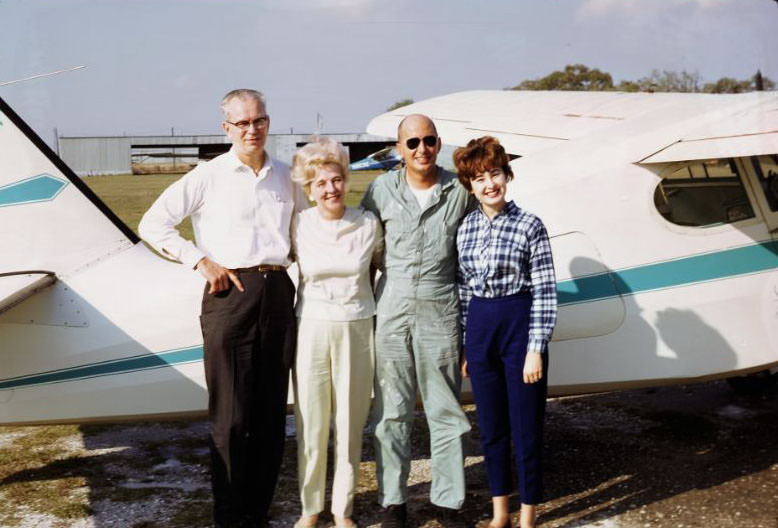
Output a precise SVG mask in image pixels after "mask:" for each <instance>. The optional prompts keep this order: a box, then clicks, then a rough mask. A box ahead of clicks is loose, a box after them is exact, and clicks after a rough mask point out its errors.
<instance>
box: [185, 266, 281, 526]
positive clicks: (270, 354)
mask: <svg viewBox="0 0 778 528" xmlns="http://www.w3.org/2000/svg"><path fill="white" fill-rule="evenodd" d="M239 277H240V280H241V283H242V284H243V287H244V289H245V291H244V292H240V291H239V290H238V289H237V288H235V287H234V286H233V287H231V288H230V289H229V290H227V291H224V292H220V293H218V294H215V295H209V294H208V293H207V290H208V286H207V285H206V292H205V293H204V295H203V305H202V315H201V316H200V323H201V326H202V330H203V342H204V350H205V380H206V383H207V385H208V418H209V422H210V436H211V438H210V448H211V484H212V487H213V501H214V519H215V520H216V522H217V523H218V524H220V525H225V526H229V525H231V524H234V523H237V522H239V521H245V520H248V521H250V522H255V521H260V520H262V519H264V518H265V517H266V516H267V513H268V510H269V508H270V503H271V501H272V499H273V492H274V491H275V487H276V482H277V480H278V473H279V471H280V469H281V458H282V453H283V447H284V439H285V425H286V398H287V390H288V383H289V368H290V366H291V364H292V360H293V358H294V349H295V336H296V323H295V317H294V311H293V302H294V285H293V284H292V281H291V280H290V279H289V276H288V275H287V274H286V272H282V271H271V272H258V271H251V272H241V273H239Z"/></svg>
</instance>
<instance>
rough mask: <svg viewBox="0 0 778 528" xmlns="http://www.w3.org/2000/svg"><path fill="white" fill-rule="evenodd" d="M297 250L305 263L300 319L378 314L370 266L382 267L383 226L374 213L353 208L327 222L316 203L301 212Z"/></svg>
mask: <svg viewBox="0 0 778 528" xmlns="http://www.w3.org/2000/svg"><path fill="white" fill-rule="evenodd" d="M292 224H293V225H292V249H293V253H294V255H295V258H296V260H297V264H298V266H299V267H300V281H299V285H298V288H297V307H296V313H297V317H298V318H306V319H321V320H326V321H354V320H357V319H366V318H368V317H372V316H373V315H375V300H374V299H373V288H372V287H371V285H370V264H371V263H372V264H373V265H376V266H377V265H378V264H379V263H380V261H381V254H382V252H383V247H384V237H383V230H382V229H381V224H380V223H379V222H378V219H377V218H376V217H375V215H374V214H373V213H371V212H369V211H364V210H362V209H357V208H353V207H347V208H346V212H345V214H344V215H343V218H341V219H339V220H325V219H324V218H322V216H321V214H320V213H319V211H318V209H317V208H316V207H311V208H310V209H307V210H305V211H302V212H301V213H299V214H297V215H295V217H294V220H293V222H292Z"/></svg>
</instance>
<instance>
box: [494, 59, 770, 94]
mask: <svg viewBox="0 0 778 528" xmlns="http://www.w3.org/2000/svg"><path fill="white" fill-rule="evenodd" d="M508 89H509V90H570V91H606V92H607V91H619V92H695V93H744V92H753V91H761V90H774V89H775V82H774V81H773V80H772V79H770V78H768V77H765V76H763V75H762V73H761V72H760V71H757V72H756V74H755V75H754V76H753V77H751V78H750V79H735V78H733V77H722V78H720V79H719V80H717V81H716V82H703V79H702V77H701V76H700V74H699V73H697V72H688V71H686V70H683V71H681V72H680V73H678V72H675V71H667V70H662V71H659V70H652V71H651V75H649V76H647V77H641V78H640V79H637V80H635V81H630V80H623V81H620V82H619V83H618V84H616V83H614V82H613V77H612V76H611V74H610V73H607V72H604V71H600V70H599V69H597V68H589V67H588V66H585V65H583V64H568V65H567V66H565V68H564V70H561V71H559V70H557V71H554V72H552V73H550V74H548V75H546V76H545V77H541V78H539V79H530V80H526V81H522V82H521V83H519V84H517V85H516V86H513V87H511V88H508Z"/></svg>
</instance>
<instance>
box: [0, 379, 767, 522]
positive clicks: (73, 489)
mask: <svg viewBox="0 0 778 528" xmlns="http://www.w3.org/2000/svg"><path fill="white" fill-rule="evenodd" d="M466 411H467V414H468V416H469V418H470V420H471V422H472V424H473V431H472V432H471V433H470V434H469V435H468V436H467V438H466V466H467V481H468V496H467V500H466V504H465V507H464V510H463V516H462V517H463V518H464V519H466V520H468V521H469V522H472V523H473V524H474V525H479V526H481V527H485V525H486V520H487V518H488V514H489V510H490V506H489V493H488V488H487V485H486V475H485V470H484V466H483V457H482V456H481V454H480V446H479V443H478V430H477V423H476V415H475V411H474V409H473V407H472V406H467V407H466ZM63 427H64V426H63ZM292 428H293V424H292V423H290V432H291V430H292ZM52 429H53V428H34V427H25V428H0V463H1V462H2V460H3V456H5V458H6V459H8V458H9V457H11V456H12V455H13V449H15V447H14V446H20V447H19V449H22V447H21V446H22V445H28V446H30V445H36V444H35V443H34V442H29V441H28V442H27V443H26V444H25V443H24V440H25V438H27V439H29V438H33V437H34V436H35V435H40V434H43V433H42V431H44V430H45V431H46V432H47V434H49V435H52V432H51V430H52ZM206 433H207V428H206V425H205V424H204V422H200V421H197V422H182V423H139V424H124V425H112V426H81V427H79V428H72V430H67V429H63V430H62V434H61V435H60V437H57V439H56V441H54V440H51V441H49V440H47V441H46V442H48V444H50V445H53V443H56V445H58V446H60V447H62V446H65V447H64V448H62V449H61V450H60V451H57V453H59V454H57V455H51V456H48V457H44V456H43V455H41V459H42V461H41V463H40V464H32V465H30V467H27V468H26V469H20V470H16V471H11V472H8V471H5V472H2V473H0V526H9V527H10V526H20V527H23V528H33V527H53V528H58V527H73V528H102V527H122V528H126V527H129V528H162V527H165V528H177V527H181V528H183V527H187V528H197V527H205V526H209V517H210V506H211V504H210V489H209V484H208V457H207V447H206ZM56 436H57V435H56V434H55V435H53V436H51V438H54V437H56ZM545 438H546V442H545V453H546V498H547V502H545V503H544V504H543V505H542V506H541V508H540V517H539V519H538V520H539V523H538V526H542V527H548V528H551V527H565V528H573V527H587V526H597V527H607V528H617V527H618V528H621V527H623V528H637V527H641V528H643V527H665V526H668V527H670V526H671V527H684V528H691V527H708V526H716V527H719V526H721V527H725V526H726V527H730V526H733V527H734V526H742V527H748V528H778V393H776V391H775V390H773V391H772V392H771V393H770V394H767V395H759V396H738V395H736V394H735V393H734V392H733V391H732V390H731V389H730V388H729V387H728V386H727V384H726V383H724V382H714V383H706V384H699V385H686V386H676V387H666V388H661V389H655V390H633V391H622V392H615V393H608V394H600V395H593V396H585V397H572V398H558V399H553V400H549V403H548V419H547V427H546V436H545ZM428 440H429V439H428V436H427V429H426V425H425V423H424V415H423V413H422V412H419V413H418V414H417V421H416V424H415V431H414V447H413V453H414V456H413V464H412V471H411V480H412V482H411V485H410V500H409V514H410V522H411V525H412V526H423V527H426V528H432V527H436V526H441V525H440V524H439V523H438V522H437V521H436V520H435V519H434V513H433V512H432V510H431V508H430V507H429V503H428V494H429V450H428ZM34 449H40V450H41V451H40V452H41V453H44V452H46V451H45V450H44V447H35V448H34ZM0 467H2V466H0ZM361 469H362V475H361V478H360V483H359V487H358V489H357V493H356V499H355V515H356V516H357V518H358V520H359V523H360V525H361V526H363V527H365V526H372V525H375V524H376V523H377V520H378V511H377V510H378V507H377V505H376V503H375V500H376V484H375V476H374V474H375V463H374V457H373V449H372V435H371V434H370V433H369V431H368V432H367V434H366V439H365V443H364V452H363V463H362V468H361ZM61 483H68V484H62V485H60V484H61ZM55 484H56V485H60V488H58V489H59V491H58V492H57V493H59V494H60V495H62V496H65V497H66V498H67V501H66V502H68V504H70V506H73V507H69V508H63V507H61V506H59V507H58V508H57V509H54V508H51V507H49V506H48V505H47V500H46V498H45V496H41V497H38V496H37V495H36V494H35V493H36V491H37V490H39V489H43V488H44V487H45V486H51V485H55ZM75 506H78V507H75ZM518 506H519V500H518V497H513V498H512V509H513V511H514V512H517V511H518ZM63 512H64V513H63ZM272 514H273V519H272V523H271V524H272V526H273V527H278V528H280V527H287V526H291V525H292V524H293V522H294V520H295V519H296V517H297V515H298V514H299V501H298V499H297V482H296V460H295V442H294V439H293V438H292V437H290V438H289V439H288V441H287V449H286V454H285V460H284V468H283V474H282V476H281V480H280V482H279V488H278V492H277V496H276V501H275V504H274V507H273V510H272ZM321 526H324V525H323V524H322V525H321Z"/></svg>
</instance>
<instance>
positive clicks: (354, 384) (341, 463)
mask: <svg viewBox="0 0 778 528" xmlns="http://www.w3.org/2000/svg"><path fill="white" fill-rule="evenodd" d="M374 348H375V345H374V337H373V319H372V318H369V319H358V320H356V321H321V320H316V319H299V320H298V325H297V358H296V360H295V367H294V377H293V382H294V401H295V406H294V408H295V426H296V429H297V465H298V480H299V484H300V501H301V502H302V514H303V515H305V516H310V515H316V514H318V513H319V512H321V511H322V510H323V509H324V494H325V477H326V471H327V442H328V439H329V432H330V423H331V422H332V424H333V453H334V456H335V461H334V462H335V463H334V467H335V474H334V477H333V483H332V514H333V515H335V516H337V517H349V516H351V511H352V507H353V502H354V488H355V487H356V483H357V479H358V477H359V462H360V458H361V452H362V430H363V429H364V427H365V422H366V420H367V416H368V413H369V411H370V395H371V389H372V388H373V371H374V366H375V359H374Z"/></svg>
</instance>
